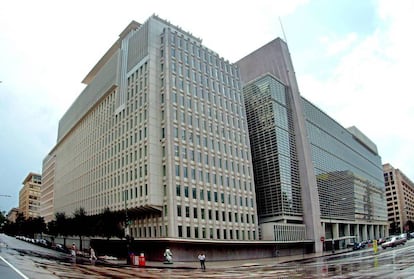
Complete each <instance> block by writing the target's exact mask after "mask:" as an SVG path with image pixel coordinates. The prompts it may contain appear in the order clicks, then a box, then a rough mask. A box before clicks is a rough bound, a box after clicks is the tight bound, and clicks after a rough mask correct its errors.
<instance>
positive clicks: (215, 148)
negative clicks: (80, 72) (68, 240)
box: [43, 16, 258, 241]
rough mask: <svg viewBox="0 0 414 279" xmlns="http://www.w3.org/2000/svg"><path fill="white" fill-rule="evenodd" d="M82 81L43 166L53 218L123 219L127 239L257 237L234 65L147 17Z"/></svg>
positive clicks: (243, 118) (242, 111) (244, 125)
mask: <svg viewBox="0 0 414 279" xmlns="http://www.w3.org/2000/svg"><path fill="white" fill-rule="evenodd" d="M83 82H84V83H85V84H86V85H87V86H86V88H85V89H84V91H83V92H82V93H81V94H80V95H79V97H78V98H77V99H76V101H75V102H74V103H73V104H72V106H71V107H70V108H69V109H68V110H67V112H66V113H65V115H64V116H63V117H62V119H61V120H60V122H59V131H58V140H57V143H56V146H55V147H54V148H53V149H52V150H51V152H50V153H49V154H48V156H47V157H46V158H45V160H44V169H43V172H44V176H45V179H44V181H45V183H48V185H49V183H51V184H53V208H54V213H57V212H65V213H66V214H67V215H71V214H72V213H73V212H74V211H75V210H77V209H79V208H81V207H82V208H84V209H85V211H86V213H87V214H88V215H93V214H99V213H102V212H103V211H104V210H105V208H109V209H110V210H112V211H120V210H124V209H125V208H127V209H129V210H132V211H133V217H132V215H131V216H130V218H131V219H132V223H131V225H129V226H128V227H127V228H126V234H129V235H132V236H133V237H134V238H135V239H154V238H172V239H182V240H184V239H185V240H193V241H198V240H203V241H207V240H209V241H222V240H227V241H229V240H238V241H243V240H245V241H248V240H256V239H257V238H258V235H257V223H258V222H257V215H256V197H255V190H254V180H253V170H252V166H251V158H250V156H251V155H250V144H249V138H248V131H247V121H246V116H245V109H244V100H243V96H242V88H241V84H240V77H239V71H238V69H237V67H236V66H235V65H232V64H230V63H229V62H228V61H226V60H225V59H223V58H221V57H220V56H219V55H218V54H217V53H215V52H213V51H212V50H210V49H208V48H207V47H205V46H203V44H202V41H201V40H200V39H199V38H196V37H194V36H193V35H191V34H190V33H188V32H185V31H183V30H182V29H180V28H178V27H176V26H174V25H172V24H170V23H169V22H167V21H164V20H162V19H160V18H158V17H157V16H152V17H150V18H149V19H148V20H147V21H146V22H145V23H144V24H139V23H136V22H132V23H131V24H130V25H129V26H128V27H127V28H126V29H125V30H124V31H123V32H122V33H121V34H120V36H119V39H118V40H117V41H116V42H115V43H114V44H113V45H112V47H111V48H110V49H109V50H108V51H107V52H106V53H105V55H104V56H103V57H102V58H101V60H100V61H99V62H98V63H97V64H96V66H95V67H94V68H93V69H92V70H91V71H90V73H89V74H88V75H87V76H86V77H85V79H84V81H83ZM52 170H53V171H52ZM46 178H47V179H46ZM44 192H45V193H46V192H48V190H46V189H45V191H44ZM45 210H46V209H45Z"/></svg>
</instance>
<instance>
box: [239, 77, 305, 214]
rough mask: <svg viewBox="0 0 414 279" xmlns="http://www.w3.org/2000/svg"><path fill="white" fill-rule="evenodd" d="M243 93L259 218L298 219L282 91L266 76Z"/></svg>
mask: <svg viewBox="0 0 414 279" xmlns="http://www.w3.org/2000/svg"><path fill="white" fill-rule="evenodd" d="M243 91H244V98H245V102H246V113H247V119H248V126H249V135H250V141H251V150H252V161H253V169H254V177H255V186H256V197H257V207H258V208H257V210H258V215H259V218H268V219H267V220H280V219H281V218H288V219H289V217H287V216H301V215H302V206H301V205H302V201H301V191H300V183H299V171H298V162H297V151H296V145H295V135H294V132H293V131H294V129H293V124H292V111H291V109H290V104H289V96H288V95H287V91H286V88H285V86H284V85H283V84H282V83H281V82H279V81H278V80H277V79H275V78H274V77H272V76H270V75H267V76H265V77H263V78H261V79H259V80H256V81H254V82H252V83H250V84H248V85H246V86H245V87H244V89H243Z"/></svg>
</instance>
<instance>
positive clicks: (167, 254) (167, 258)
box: [164, 248, 173, 263]
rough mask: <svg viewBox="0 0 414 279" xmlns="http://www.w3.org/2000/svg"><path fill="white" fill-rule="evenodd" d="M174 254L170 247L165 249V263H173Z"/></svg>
mask: <svg viewBox="0 0 414 279" xmlns="http://www.w3.org/2000/svg"><path fill="white" fill-rule="evenodd" d="M172 255H173V253H172V252H171V250H170V249H169V248H167V249H165V252H164V257H165V263H172Z"/></svg>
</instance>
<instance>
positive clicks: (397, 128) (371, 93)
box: [299, 1, 414, 179]
mask: <svg viewBox="0 0 414 279" xmlns="http://www.w3.org/2000/svg"><path fill="white" fill-rule="evenodd" d="M403 3H404V4H405V5H402V6H401V5H397V4H396V3H395V2H392V3H390V2H389V1H383V2H379V4H380V5H379V7H378V11H379V13H380V15H381V16H382V20H383V21H382V22H381V23H380V24H379V27H380V28H378V29H377V30H376V31H375V32H374V33H373V34H371V35H370V36H368V37H366V38H360V39H359V40H358V42H354V43H353V45H352V48H351V49H349V50H348V53H347V54H346V55H344V56H343V57H342V58H341V60H340V61H339V62H338V64H337V65H336V67H335V70H334V71H333V72H332V75H331V76H330V77H329V78H328V79H326V80H322V79H317V78H316V77H315V76H313V75H312V74H311V73H309V74H307V75H305V76H302V77H299V79H300V81H299V84H300V87H301V89H302V92H303V95H304V96H305V97H307V96H311V97H307V98H308V99H310V100H311V101H312V102H313V103H315V104H316V105H318V106H320V107H321V108H322V109H323V110H324V111H325V112H327V113H328V114H329V115H331V116H332V117H333V118H334V119H336V120H337V121H338V122H339V123H341V124H342V125H343V126H345V127H348V126H351V125H356V126H357V127H359V128H360V129H361V130H362V131H363V132H364V133H365V134H366V135H367V136H368V137H369V138H370V139H371V140H373V141H374V142H375V143H376V144H377V146H378V149H379V152H380V155H381V156H382V160H383V162H384V163H385V162H390V163H391V164H392V165H394V166H395V167H397V168H400V169H401V170H402V171H403V172H405V173H406V174H407V175H408V176H409V177H411V178H413V179H414V169H413V168H412V165H413V161H412V158H414V145H413V142H414V132H413V131H411V129H410V127H409V126H407V125H410V124H411V123H413V121H414V105H413V98H412V97H411V96H412V93H411V92H410V91H411V88H412V85H411V79H412V74H411V73H412V65H413V64H414V56H413V54H412V50H413V49H414V42H413V41H412V40H411V39H409V38H408V36H409V35H408V34H410V33H411V32H412V30H411V27H412V26H414V18H413V17H412V14H413V13H414V2H411V1H404V2H403ZM348 41H350V40H349V38H347V37H344V38H343V39H339V40H338V41H337V42H333V41H331V45H330V46H328V49H335V48H337V46H338V45H341V42H348ZM343 45H345V44H343Z"/></svg>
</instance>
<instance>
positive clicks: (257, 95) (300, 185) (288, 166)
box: [237, 38, 387, 251]
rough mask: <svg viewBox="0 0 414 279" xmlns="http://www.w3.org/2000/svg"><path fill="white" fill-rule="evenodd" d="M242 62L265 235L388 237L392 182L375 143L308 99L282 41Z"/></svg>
mask: <svg viewBox="0 0 414 279" xmlns="http://www.w3.org/2000/svg"><path fill="white" fill-rule="evenodd" d="M237 64H238V65H239V67H240V75H241V79H242V84H243V91H244V98H245V101H246V111H247V112H246V114H247V119H248V126H249V134H250V142H251V149H252V161H253V168H254V176H255V186H256V195H257V205H258V206H257V210H258V218H259V226H260V230H261V238H262V239H265V240H271V239H274V240H276V241H295V240H296V241H299V240H302V241H311V242H313V243H314V247H315V249H314V250H315V251H322V249H323V248H324V247H323V245H324V243H323V242H322V241H329V245H330V246H331V248H333V247H332V245H335V247H338V248H343V247H345V245H346V244H347V243H349V242H350V241H354V240H355V241H361V240H367V239H374V238H379V237H380V236H384V235H385V234H386V226H387V224H386V213H385V199H384V187H383V185H382V173H381V158H380V156H379V155H378V152H377V149H376V146H375V144H373V143H372V142H371V141H370V140H369V139H368V138H367V137H366V136H364V135H363V134H362V133H361V132H360V131H359V130H358V129H356V128H355V127H352V128H350V129H345V128H343V127H342V126H341V125H339V124H338V123H337V122H336V121H334V120H333V119H332V118H330V117H329V116H328V115H326V114H325V113H323V112H322V111H321V110H320V109H318V108H317V107H316V106H314V105H312V104H311V103H310V102H309V101H307V100H306V99H304V98H302V97H301V96H300V94H299V89H298V85H297V82H296V77H295V74H294V69H293V65H292V61H291V58H290V54H289V51H288V47H287V45H286V43H285V42H283V41H282V40H281V39H279V38H278V39H275V40H273V41H272V42H270V43H268V44H266V45H265V46H263V47H261V48H259V49H258V50H256V51H254V52H252V53H251V54H249V55H247V56H246V57H244V58H243V59H241V60H240V61H239V62H237ZM321 224H322V225H321ZM321 240H322V241H321ZM332 241H334V244H332V243H333V242H332ZM325 249H326V246H325Z"/></svg>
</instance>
